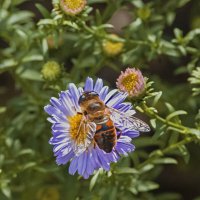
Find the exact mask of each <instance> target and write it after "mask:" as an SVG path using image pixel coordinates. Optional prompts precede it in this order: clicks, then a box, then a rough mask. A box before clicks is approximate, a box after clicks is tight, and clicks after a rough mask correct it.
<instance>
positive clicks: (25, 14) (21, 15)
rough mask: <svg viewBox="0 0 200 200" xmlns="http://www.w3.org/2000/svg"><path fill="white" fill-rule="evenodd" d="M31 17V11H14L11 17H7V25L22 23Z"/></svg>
mask: <svg viewBox="0 0 200 200" xmlns="http://www.w3.org/2000/svg"><path fill="white" fill-rule="evenodd" d="M31 17H33V13H31V12H29V11H20V12H16V13H15V14H12V15H11V17H10V18H9V19H8V21H7V23H8V25H13V24H16V23H22V22H25V21H27V20H29V19H30V18H31Z"/></svg>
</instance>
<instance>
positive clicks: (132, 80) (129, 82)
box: [122, 74, 138, 92]
mask: <svg viewBox="0 0 200 200" xmlns="http://www.w3.org/2000/svg"><path fill="white" fill-rule="evenodd" d="M137 81H138V76H137V74H129V75H128V76H126V77H124V78H123V80H122V85H123V86H124V87H125V88H126V90H127V91H128V92H131V91H132V90H133V88H134V87H135V85H136V83H137Z"/></svg>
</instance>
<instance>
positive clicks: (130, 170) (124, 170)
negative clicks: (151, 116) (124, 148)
mask: <svg viewBox="0 0 200 200" xmlns="http://www.w3.org/2000/svg"><path fill="white" fill-rule="evenodd" d="M115 173H116V174H138V170H136V169H134V168H130V167H121V168H118V169H115Z"/></svg>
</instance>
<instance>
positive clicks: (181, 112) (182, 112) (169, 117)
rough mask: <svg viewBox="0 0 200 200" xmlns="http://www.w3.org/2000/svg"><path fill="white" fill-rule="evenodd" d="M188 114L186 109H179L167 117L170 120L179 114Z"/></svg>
mask: <svg viewBox="0 0 200 200" xmlns="http://www.w3.org/2000/svg"><path fill="white" fill-rule="evenodd" d="M186 114H187V112H186V111H184V110H177V111H175V112H173V113H171V114H169V115H168V116H167V117H166V120H168V121H169V120H170V119H172V118H174V117H177V116H179V115H186Z"/></svg>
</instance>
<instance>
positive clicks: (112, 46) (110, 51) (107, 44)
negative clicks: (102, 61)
mask: <svg viewBox="0 0 200 200" xmlns="http://www.w3.org/2000/svg"><path fill="white" fill-rule="evenodd" d="M111 36H112V37H114V38H119V37H118V36H117V35H115V34H111ZM123 46H124V44H123V43H122V42H113V41H110V40H105V41H104V42H103V51H104V52H105V54H106V55H108V56H115V55H118V54H119V53H121V51H122V49H123Z"/></svg>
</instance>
